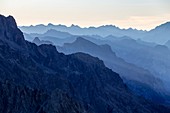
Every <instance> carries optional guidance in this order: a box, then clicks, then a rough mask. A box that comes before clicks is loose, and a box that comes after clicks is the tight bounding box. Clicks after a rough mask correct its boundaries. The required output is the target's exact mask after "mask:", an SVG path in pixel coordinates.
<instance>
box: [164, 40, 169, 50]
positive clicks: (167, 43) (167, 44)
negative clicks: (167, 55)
mask: <svg viewBox="0 0 170 113" xmlns="http://www.w3.org/2000/svg"><path fill="white" fill-rule="evenodd" d="M165 45H166V46H167V47H168V48H169V49H170V40H168V41H167V42H166V43H165Z"/></svg>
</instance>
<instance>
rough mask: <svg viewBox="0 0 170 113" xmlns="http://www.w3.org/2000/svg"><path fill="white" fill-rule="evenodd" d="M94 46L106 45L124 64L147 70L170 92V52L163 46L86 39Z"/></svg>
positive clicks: (130, 41) (133, 41)
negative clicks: (161, 81) (127, 63)
mask: <svg viewBox="0 0 170 113" xmlns="http://www.w3.org/2000/svg"><path fill="white" fill-rule="evenodd" d="M86 38H87V39H88V40H90V41H92V42H94V43H96V44H108V45H110V46H111V48H112V50H113V51H114V52H115V53H116V54H117V56H118V57H121V58H123V59H124V60H125V61H126V62H129V63H132V64H135V65H137V66H139V67H142V68H144V69H147V70H149V71H150V72H151V73H152V75H154V76H155V77H158V78H160V79H161V80H163V81H164V84H166V85H165V87H166V89H167V90H169V91H170V89H169V85H170V82H169V81H170V77H169V75H170V50H169V49H168V48H167V47H166V46H163V45H155V44H153V43H144V42H142V43H141V41H139V40H133V39H127V38H126V39H122V40H118V39H117V38H115V39H112V40H104V39H103V40H99V39H95V38H90V37H86Z"/></svg>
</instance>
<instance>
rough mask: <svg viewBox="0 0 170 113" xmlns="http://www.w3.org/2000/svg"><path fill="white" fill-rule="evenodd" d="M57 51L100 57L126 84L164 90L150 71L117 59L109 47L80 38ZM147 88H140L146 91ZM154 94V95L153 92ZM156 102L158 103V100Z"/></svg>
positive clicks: (146, 94)
mask: <svg viewBox="0 0 170 113" xmlns="http://www.w3.org/2000/svg"><path fill="white" fill-rule="evenodd" d="M57 49H58V51H60V52H64V53H65V54H71V53H76V52H84V53H87V54H90V55H92V56H95V57H98V58H100V59H101V60H103V61H104V63H105V65H106V66H107V67H109V68H110V69H112V70H114V71H115V72H117V73H119V74H120V76H121V77H122V78H123V79H124V81H125V82H127V83H129V82H128V81H138V83H141V84H145V87H146V86H147V87H150V88H151V89H152V90H156V91H158V92H160V91H161V90H163V89H159V88H161V87H163V84H162V82H161V81H160V80H159V79H156V78H155V77H154V76H153V75H152V74H151V73H150V72H149V71H147V70H145V69H143V68H140V67H138V66H135V65H132V64H130V63H127V62H125V61H124V60H123V59H121V58H119V57H117V56H116V54H115V53H114V52H113V51H112V50H111V48H110V46H108V45H96V44H95V43H93V42H90V41H88V40H86V39H84V38H81V37H79V38H77V40H76V41H75V42H73V43H65V44H64V45H63V46H62V47H57ZM127 72H128V73H127ZM134 87H135V89H137V87H139V86H136V85H135V84H134ZM145 87H139V88H140V89H145ZM131 88H132V85H131ZM142 94H143V96H145V97H147V98H149V99H152V98H153V97H152V96H150V97H149V94H150V93H149V92H145V91H143V92H142ZM152 94H154V93H153V92H152ZM156 95H157V96H155V97H157V98H161V97H160V95H158V94H156ZM163 100H164V99H162V101H163ZM154 101H156V99H155V100H154Z"/></svg>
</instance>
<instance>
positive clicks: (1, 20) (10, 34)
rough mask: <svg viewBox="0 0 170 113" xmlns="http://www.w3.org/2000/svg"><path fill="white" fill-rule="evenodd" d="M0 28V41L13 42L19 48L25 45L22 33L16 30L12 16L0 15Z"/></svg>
mask: <svg viewBox="0 0 170 113" xmlns="http://www.w3.org/2000/svg"><path fill="white" fill-rule="evenodd" d="M0 26H1V27H0V39H3V40H8V41H12V42H15V43H16V44H18V45H20V46H25V45H26V42H25V39H24V36H23V33H22V32H21V31H20V29H18V27H17V24H16V21H15V19H14V18H13V17H12V16H8V17H5V16H3V15H0Z"/></svg>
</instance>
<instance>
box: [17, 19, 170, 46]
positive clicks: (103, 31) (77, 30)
mask: <svg viewBox="0 0 170 113" xmlns="http://www.w3.org/2000/svg"><path fill="white" fill-rule="evenodd" d="M20 29H21V30H22V31H23V32H24V33H27V34H30V33H39V34H42V33H45V32H47V31H48V30H50V29H54V30H57V31H61V32H67V33H70V34H73V35H90V36H91V35H98V36H101V37H107V36H109V35H113V36H115V37H123V36H127V37H131V38H133V39H141V40H144V41H147V42H154V43H157V44H164V43H165V42H167V41H168V40H169V39H170V36H169V32H170V22H167V23H164V24H162V25H160V26H158V27H156V28H155V29H152V30H150V31H142V30H136V29H131V28H129V29H120V28H119V27H116V26H113V25H105V26H100V27H88V28H81V27H79V26H76V25H72V26H70V27H67V26H64V25H53V24H48V25H47V26H45V25H36V26H21V27H20ZM49 34H53V33H49Z"/></svg>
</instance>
